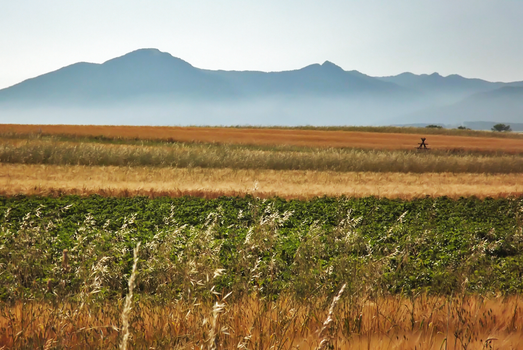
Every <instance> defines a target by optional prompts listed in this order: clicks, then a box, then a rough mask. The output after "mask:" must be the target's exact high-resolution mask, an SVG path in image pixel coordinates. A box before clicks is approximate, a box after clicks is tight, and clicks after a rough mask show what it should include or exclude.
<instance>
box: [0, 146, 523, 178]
mask: <svg viewBox="0 0 523 350" xmlns="http://www.w3.org/2000/svg"><path fill="white" fill-rule="evenodd" d="M0 162H2V163H21V164H52V165H89V166H93V165H103V166H110V165H112V166H133V167H136V166H153V167H176V168H195V167H201V168H232V169H273V170H317V171H338V172H354V171H368V172H404V173H442V172H453V173H492V174H509V173H522V172H523V157H522V156H520V155H509V154H493V155H488V154H475V153H460V152H457V153H456V152H451V151H449V152H422V151H419V152H418V151H379V150H358V149H339V148H305V149H301V150H264V149H257V148H251V147H238V146H231V145H211V144H190V145H188V144H172V145H163V146H133V145H108V144H96V143H91V144H86V143H74V142H56V141H52V140H48V141H45V140H3V142H2V143H1V144H0Z"/></svg>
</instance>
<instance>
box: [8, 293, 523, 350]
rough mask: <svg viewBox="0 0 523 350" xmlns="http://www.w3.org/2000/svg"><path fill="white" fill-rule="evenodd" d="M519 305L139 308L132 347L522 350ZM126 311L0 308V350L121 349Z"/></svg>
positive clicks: (381, 301)
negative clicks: (57, 349) (23, 349)
mask: <svg viewBox="0 0 523 350" xmlns="http://www.w3.org/2000/svg"><path fill="white" fill-rule="evenodd" d="M522 303H523V300H522V299H521V297H508V298H484V297H480V296H474V297H452V298H445V297H426V296H421V297H418V298H405V297H381V298H378V299H367V298H354V299H353V298H350V297H349V298H345V299H341V300H340V301H339V302H338V303H337V304H336V303H332V304H331V305H332V306H333V307H332V312H331V313H330V314H329V312H328V308H327V310H326V308H325V304H327V305H328V304H330V303H329V300H321V299H320V298H317V299H314V300H309V301H308V302H297V301H295V300H292V299H289V298H285V297H281V298H278V299H277V300H276V301H272V302H271V301H266V300H265V301H264V300H261V299H260V298H255V297H250V298H245V299H244V300H238V301H233V302H228V301H227V300H225V301H220V300H219V301H218V302H216V304H215V305H214V306H213V305H212V303H190V302H189V303H187V302H172V303H168V304H166V305H163V306H158V305H148V303H147V302H141V303H137V304H136V305H135V306H134V308H133V309H134V310H133V314H134V315H133V328H132V330H131V335H132V338H131V341H130V344H129V345H131V348H136V349H138V348H148V349H163V348H170V349H304V350H308V349H355V350H356V349H361V350H363V349H376V350H386V349H398V350H406V349H412V350H414V349H424V350H438V349H447V350H454V349H456V350H457V349H499V350H502V349H506V350H509V349H511V350H516V349H523V336H522V333H521V329H522V328H523V318H522V317H521V310H520V307H521V306H520V305H521V304H522ZM121 307H122V305H115V304H106V305H96V306H90V305H85V304H74V303H64V304H59V305H56V306H54V307H52V306H51V305H48V304H46V303H38V302H27V303H24V304H22V303H19V304H17V305H15V306H13V307H8V306H6V305H4V306H3V307H1V311H2V315H1V316H0V328H1V329H4V330H6V331H5V332H3V333H2V334H0V347H2V348H6V349H8V348H9V349H10V348H30V347H31V346H32V347H33V348H45V349H54V348H74V349H80V348H81V349H89V348H98V349H109V348H117V347H118V344H119V342H120V341H121V333H122V327H121V320H120V308H121Z"/></svg>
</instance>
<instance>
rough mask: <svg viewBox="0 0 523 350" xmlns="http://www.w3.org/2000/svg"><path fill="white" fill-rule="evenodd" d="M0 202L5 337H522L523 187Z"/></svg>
mask: <svg viewBox="0 0 523 350" xmlns="http://www.w3.org/2000/svg"><path fill="white" fill-rule="evenodd" d="M0 199H1V200H0V202H1V203H0V214H1V218H0V267H1V272H0V298H1V302H0V329H1V332H0V347H2V346H5V347H6V348H24V349H32V348H38V347H40V348H44V347H45V348H53V347H55V348H104V349H106V348H116V347H118V346H119V344H121V343H122V341H124V339H125V334H127V333H126V332H125V331H124V329H125V327H124V325H125V324H126V322H128V324H129V332H130V333H129V334H130V340H129V345H130V346H131V347H134V348H144V347H146V348H150V347H153V348H157V349H159V348H208V349H214V348H230V349H232V348H257V349H269V348H280V349H291V348H296V347H299V348H303V349H313V348H314V349H315V348H332V347H334V348H348V347H350V348H355V349H358V348H362V349H363V348H366V349H368V348H372V349H389V348H394V347H397V348H401V349H419V348H422V349H440V348H444V347H446V348H447V349H463V348H490V347H495V348H499V349H517V348H518V347H521V345H520V344H521V341H522V340H523V339H522V338H521V329H522V328H521V327H522V326H523V324H522V323H523V318H522V317H521V311H520V306H519V305H520V303H521V302H522V300H521V298H520V297H519V296H518V295H519V293H520V292H521V291H522V290H523V285H522V283H521V275H522V273H523V272H522V267H521V266H523V265H522V261H523V238H522V237H523V235H522V225H523V224H522V222H521V220H520V212H521V207H522V203H521V199H515V198H514V199H498V200H492V199H488V200H483V201H480V200H478V199H474V198H471V199H464V198H463V199H460V200H457V201H453V200H450V199H446V198H437V199H431V198H426V199H419V200H415V201H410V202H408V201H399V200H395V201H391V200H385V199H381V200H378V199H376V198H364V199H330V198H323V199H316V200H313V201H307V202H305V201H282V200H280V199H272V200H259V199H256V198H253V197H247V198H228V197H224V198H220V199H217V200H202V199H198V198H188V197H185V198H178V199H168V198H158V199H147V198H143V197H142V198H122V199H116V198H100V197H97V196H93V197H88V198H83V199H82V198H78V197H63V198H39V197H17V198H5V197H4V198H0ZM139 245H141V246H140V249H139V250H138V249H135V248H136V247H137V246H139ZM135 264H136V265H135ZM133 265H135V266H136V269H135V267H134V266H133ZM133 271H134V272H133ZM133 281H134V282H133ZM130 286H132V289H133V290H134V294H133V296H132V298H127V297H129V296H130V290H131V287H130ZM126 298H127V300H129V304H128V305H127V307H126V306H125V305H126ZM124 311H125V312H124ZM124 315H127V316H124ZM124 333H125V334H124ZM320 345H321V346H320Z"/></svg>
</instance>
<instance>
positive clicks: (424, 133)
mask: <svg viewBox="0 0 523 350" xmlns="http://www.w3.org/2000/svg"><path fill="white" fill-rule="evenodd" d="M341 129H342V130H338V129H336V128H333V130H328V129H327V130H326V129H322V128H311V129H306V128H247V127H244V128H240V127H238V128H225V127H160V126H104V125H17V124H2V125H0V134H6V133H11V134H44V135H69V136H76V137H90V136H95V137H97V136H104V137H107V138H116V139H118V138H119V139H139V140H163V141H176V142H200V143H222V144H243V145H273V146H274V145H291V146H302V147H344V148H347V147H349V148H362V149H380V150H411V149H414V148H415V147H417V145H418V143H419V142H420V138H421V137H427V143H428V144H429V147H430V148H432V149H436V150H454V149H460V150H468V151H471V150H473V151H494V152H496V151H502V152H507V153H519V152H521V150H523V137H521V136H520V135H518V134H515V133H513V134H501V133H491V132H472V131H463V132H461V131H459V130H454V131H453V130H446V131H445V130H443V131H438V130H436V131H435V130H431V129H419V128H412V129H411V128H394V127H390V128H381V129H380V128H374V129H376V130H383V129H384V130H386V131H388V130H390V131H392V132H369V131H367V129H369V130H374V129H373V128H347V129H348V130H343V128H341ZM360 129H362V130H365V131H357V130H360ZM349 130H351V131H349ZM352 130H356V131H352ZM441 133H448V134H449V135H442V134H441ZM454 134H456V135H454ZM471 135H473V136H471ZM493 136H495V137H493Z"/></svg>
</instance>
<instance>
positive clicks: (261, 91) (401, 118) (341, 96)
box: [0, 49, 523, 125]
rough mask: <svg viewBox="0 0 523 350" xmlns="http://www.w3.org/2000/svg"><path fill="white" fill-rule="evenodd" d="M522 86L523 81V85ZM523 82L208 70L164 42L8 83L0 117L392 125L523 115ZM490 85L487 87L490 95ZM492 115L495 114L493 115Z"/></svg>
mask: <svg viewBox="0 0 523 350" xmlns="http://www.w3.org/2000/svg"><path fill="white" fill-rule="evenodd" d="M519 86H521V87H522V88H520V87H519ZM521 89H523V83H522V82H515V83H492V82H488V81H485V80H480V79H467V78H464V77H461V76H459V75H451V76H448V77H442V76H441V75H439V74H437V73H434V74H431V75H425V74H423V75H415V74H412V73H403V74H400V75H397V76H391V77H371V76H368V75H365V74H363V73H360V72H358V71H354V70H353V71H345V70H343V69H342V68H341V67H339V66H337V65H336V64H334V63H332V62H329V61H325V62H324V63H323V64H311V65H309V66H306V67H303V68H301V69H296V70H291V71H283V72H259V71H223V70H217V71H214V70H206V69H200V68H196V67H194V66H192V65H191V64H190V63H188V62H185V61H183V60H182V59H179V58H176V57H173V56H172V55H170V54H168V53H164V52H161V51H159V50H156V49H141V50H137V51H133V52H131V53H128V54H126V55H124V56H121V57H117V58H114V59H111V60H109V61H107V62H104V63H102V64H94V63H85V62H80V63H75V64H72V65H70V66H67V67H64V68H61V69H59V70H56V71H54V72H50V73H47V74H44V75H41V76H38V77H35V78H32V79H28V80H25V81H23V82H21V83H19V84H16V85H14V86H11V87H9V88H6V89H2V90H0V122H1V123H44V124H55V123H68V124H135V125H306V124H308V125H380V124H381V125H384V124H387V125H388V124H401V123H405V124H408V123H427V124H431V123H443V122H444V123H445V124H452V123H455V124H458V123H462V122H464V121H489V122H490V121H503V122H510V121H513V122H518V121H519V122H523V114H521V112H522V110H523V109H522V108H521V105H522V104H521V102H520V101H523V99H522V98H521V97H522V95H521ZM482 94H484V95H482ZM493 118H494V119H493Z"/></svg>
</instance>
